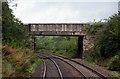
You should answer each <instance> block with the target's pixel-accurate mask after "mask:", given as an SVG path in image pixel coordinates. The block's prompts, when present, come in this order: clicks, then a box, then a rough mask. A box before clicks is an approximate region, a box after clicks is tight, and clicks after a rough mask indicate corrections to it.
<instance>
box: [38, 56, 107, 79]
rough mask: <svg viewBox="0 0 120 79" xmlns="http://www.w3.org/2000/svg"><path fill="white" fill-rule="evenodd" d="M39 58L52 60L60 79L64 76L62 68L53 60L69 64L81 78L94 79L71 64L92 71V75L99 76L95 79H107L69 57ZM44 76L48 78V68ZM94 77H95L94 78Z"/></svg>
mask: <svg viewBox="0 0 120 79" xmlns="http://www.w3.org/2000/svg"><path fill="white" fill-rule="evenodd" d="M38 56H39V57H41V56H42V57H43V59H46V58H47V59H49V60H51V61H52V62H53V63H54V65H55V66H56V68H57V71H58V73H59V77H60V79H63V76H62V72H61V70H60V67H59V65H58V64H57V63H56V61H55V60H54V59H53V58H56V59H59V60H61V61H63V62H65V63H67V64H68V65H70V66H71V67H72V68H74V69H75V70H76V71H77V72H78V73H79V74H81V77H82V78H83V79H92V78H89V77H87V76H86V75H85V74H83V72H81V70H80V69H79V68H76V67H75V65H74V64H72V63H70V62H73V63H76V64H78V65H79V66H82V67H84V68H86V69H87V70H88V71H90V72H91V73H92V74H95V75H97V77H96V78H95V79H107V78H106V77H105V76H103V75H102V74H100V73H98V72H97V71H95V70H93V69H91V68H89V67H87V66H85V65H83V64H81V63H79V62H77V61H75V60H72V59H70V58H67V57H63V56H58V55H50V54H49V55H47V56H46V55H45V54H44V55H43V54H42V55H38ZM44 66H46V65H45V62H44ZM44 69H45V70H44V74H43V79H45V76H46V67H44ZM93 77H94V76H93Z"/></svg>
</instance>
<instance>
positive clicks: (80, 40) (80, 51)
mask: <svg viewBox="0 0 120 79" xmlns="http://www.w3.org/2000/svg"><path fill="white" fill-rule="evenodd" d="M77 57H80V58H82V57H83V36H78V52H77Z"/></svg>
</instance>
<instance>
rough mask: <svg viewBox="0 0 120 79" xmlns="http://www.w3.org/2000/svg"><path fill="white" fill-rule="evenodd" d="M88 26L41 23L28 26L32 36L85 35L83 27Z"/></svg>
mask: <svg viewBox="0 0 120 79" xmlns="http://www.w3.org/2000/svg"><path fill="white" fill-rule="evenodd" d="M86 25H89V24H80V23H42V24H29V32H30V34H33V35H85V32H84V31H83V27H84V26H86Z"/></svg>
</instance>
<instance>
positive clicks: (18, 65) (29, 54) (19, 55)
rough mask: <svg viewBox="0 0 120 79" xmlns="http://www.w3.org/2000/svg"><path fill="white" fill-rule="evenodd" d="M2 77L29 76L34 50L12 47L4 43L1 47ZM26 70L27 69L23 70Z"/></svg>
mask: <svg viewBox="0 0 120 79" xmlns="http://www.w3.org/2000/svg"><path fill="white" fill-rule="evenodd" d="M2 53H3V56H2V59H3V60H2V62H3V65H2V69H3V73H2V75H3V77H29V76H30V74H31V72H32V70H33V68H32V67H34V65H33V64H34V63H32V61H33V60H34V56H35V54H34V52H33V51H32V50H30V49H28V48H13V47H11V46H8V45H5V46H3V48H2ZM25 70H27V71H25Z"/></svg>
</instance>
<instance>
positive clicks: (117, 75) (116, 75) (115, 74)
mask: <svg viewBox="0 0 120 79" xmlns="http://www.w3.org/2000/svg"><path fill="white" fill-rule="evenodd" d="M112 77H120V73H118V72H113V73H112Z"/></svg>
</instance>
